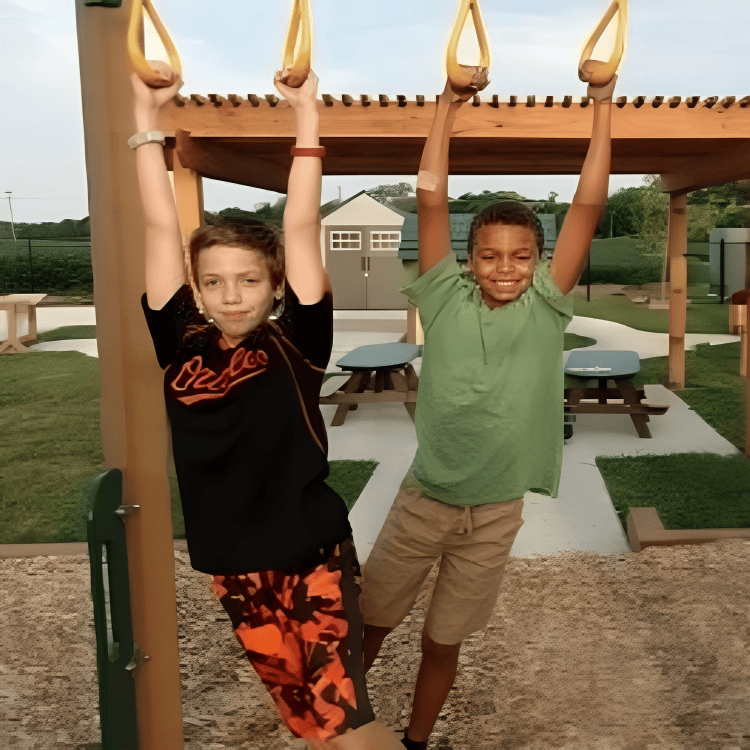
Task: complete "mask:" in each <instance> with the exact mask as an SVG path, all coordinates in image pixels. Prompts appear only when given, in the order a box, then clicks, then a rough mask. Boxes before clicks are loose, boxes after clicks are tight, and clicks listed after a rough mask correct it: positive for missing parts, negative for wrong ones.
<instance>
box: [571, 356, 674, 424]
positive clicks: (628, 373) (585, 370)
mask: <svg viewBox="0 0 750 750" xmlns="http://www.w3.org/2000/svg"><path fill="white" fill-rule="evenodd" d="M640 369H641V364H640V358H639V357H638V352H633V351H623V350H616V351H605V350H594V351H572V352H571V353H570V355H569V356H568V361H567V362H566V363H565V368H564V370H565V375H566V376H568V377H566V388H565V413H566V414H627V415H628V416H630V418H631V419H632V420H633V425H634V426H635V429H636V431H637V432H638V435H639V437H642V438H650V437H651V432H650V431H649V429H648V425H647V424H646V423H647V422H648V421H649V417H650V416H656V415H661V414H664V413H665V412H666V411H667V409H669V405H668V404H660V403H657V402H656V401H655V400H654V398H653V396H654V394H653V393H651V394H649V393H648V391H649V390H650V388H649V386H644V388H643V389H642V390H640V389H636V387H635V386H634V385H633V384H632V382H631V381H630V378H632V376H633V375H635V374H636V373H637V372H639V371H640ZM609 380H613V381H614V384H615V387H614V388H610V387H608V381H609ZM576 381H578V382H576ZM585 381H588V382H585ZM592 381H596V383H597V384H596V386H594V385H593V384H592ZM579 382H580V385H579V384H578V383H579ZM649 396H650V397H649ZM610 399H616V400H618V401H619V400H622V403H610Z"/></svg>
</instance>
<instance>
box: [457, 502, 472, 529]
mask: <svg viewBox="0 0 750 750" xmlns="http://www.w3.org/2000/svg"><path fill="white" fill-rule="evenodd" d="M472 531H474V527H473V526H472V524H471V506H470V505H465V506H464V517H463V524H462V526H461V528H460V530H459V532H458V533H459V534H466V535H467V536H471V532H472Z"/></svg>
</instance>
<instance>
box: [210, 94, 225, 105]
mask: <svg viewBox="0 0 750 750" xmlns="http://www.w3.org/2000/svg"><path fill="white" fill-rule="evenodd" d="M208 98H209V99H210V100H211V102H212V103H213V104H214V105H215V106H216V107H221V105H222V104H224V103H225V102H226V99H225V98H224V97H223V96H220V95H219V94H209V95H208Z"/></svg>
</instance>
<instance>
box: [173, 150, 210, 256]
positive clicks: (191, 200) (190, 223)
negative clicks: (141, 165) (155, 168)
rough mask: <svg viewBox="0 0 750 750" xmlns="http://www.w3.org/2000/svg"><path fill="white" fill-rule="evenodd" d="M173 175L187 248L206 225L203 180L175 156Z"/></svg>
mask: <svg viewBox="0 0 750 750" xmlns="http://www.w3.org/2000/svg"><path fill="white" fill-rule="evenodd" d="M172 174H173V176H174V196H175V202H176V203H177V216H178V218H179V220H180V234H181V235H182V246H183V247H184V248H187V245H188V242H189V240H190V235H191V234H192V233H193V232H194V231H195V230H196V229H198V228H199V227H201V226H203V224H204V215H203V180H202V178H201V176H200V175H199V174H198V173H197V172H196V171H195V170H193V169H190V168H188V167H185V166H183V165H182V163H181V162H180V159H179V155H177V158H174V156H173V159H172Z"/></svg>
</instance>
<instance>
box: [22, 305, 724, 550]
mask: <svg viewBox="0 0 750 750" xmlns="http://www.w3.org/2000/svg"><path fill="white" fill-rule="evenodd" d="M38 312H39V315H38V318H39V321H38V322H39V330H40V331H43V330H50V329H52V328H57V327H60V326H63V325H74V324H78V325H84V324H87V325H90V324H93V323H94V317H93V308H41V309H40V310H39V311H38ZM405 315H406V314H405V312H404V313H402V312H385V313H383V312H380V311H378V312H373V311H363V312H359V311H357V312H351V313H347V312H344V311H337V313H336V321H335V324H334V327H335V329H336V330H335V332H334V351H333V353H332V356H331V362H330V364H329V368H328V369H329V371H335V370H336V369H337V368H336V367H335V362H336V361H337V360H338V359H340V358H341V357H342V356H343V355H344V354H345V353H346V352H348V351H351V350H352V349H354V348H356V347H357V346H362V345H364V344H377V343H387V342H395V341H398V340H399V338H400V336H401V331H403V330H405V328H406V326H405ZM378 321H379V322H378ZM377 328H383V329H386V330H385V331H378V330H373V329H377ZM568 331H569V332H570V333H577V334H579V335H582V336H590V337H591V338H594V339H596V340H597V343H596V345H595V346H594V347H592V348H595V349H632V350H634V351H637V352H638V353H639V355H640V356H641V357H642V358H646V357H656V356H666V355H667V351H668V336H667V334H657V333H646V332H643V331H637V330H635V329H632V328H628V327H627V326H623V325H620V324H618V323H611V322H609V321H602V320H598V319H594V318H581V317H575V318H574V319H573V322H572V323H571V325H570V326H569V328H568ZM729 341H739V337H737V336H729V335H703V334H688V336H687V337H686V342H685V345H686V348H689V347H691V346H693V345H695V344H697V343H704V342H709V343H726V342H729ZM33 349H34V350H36V351H39V350H42V351H44V350H46V351H50V350H54V351H63V350H69V349H75V350H78V351H84V352H85V353H86V354H89V355H90V356H97V355H96V341H94V340H85V339H84V340H80V341H59V342H49V343H46V344H38V345H36V346H34V347H33ZM413 364H414V366H415V369H416V370H417V372H419V369H420V366H421V360H419V359H417V360H415V361H414V363H413ZM343 380H344V378H332V379H330V380H329V381H328V382H327V383H326V384H325V386H324V389H325V390H324V392H330V391H332V390H335V389H336V387H337V386H338V385H340V384H341V383H342V382H343ZM659 388H660V389H661V392H660V393H659V395H658V398H659V399H660V400H662V399H663V400H664V402H667V403H669V404H670V409H669V411H668V412H667V413H666V414H665V415H664V416H662V417H653V418H652V419H651V422H650V423H649V426H650V430H651V433H652V435H653V437H652V438H651V439H642V438H639V437H638V435H637V433H636V431H635V428H634V427H633V424H632V422H631V420H630V418H629V417H628V416H627V415H593V414H592V415H579V417H578V420H577V421H576V423H575V425H574V435H573V437H572V438H571V439H570V440H569V441H567V442H566V445H565V448H564V450H563V469H562V478H561V484H560V495H559V497H558V498H556V499H553V498H548V497H544V496H541V495H537V494H535V493H528V494H527V495H526V501H525V507H524V519H525V524H524V526H523V528H522V529H521V531H520V532H519V535H518V537H517V539H516V542H515V544H514V547H513V554H514V555H515V556H518V557H524V556H531V555H534V554H552V553H555V552H560V551H565V550H574V549H577V550H583V551H589V552H597V553H601V554H606V553H621V552H628V551H629V549H630V547H629V545H628V542H627V538H626V536H625V533H624V532H623V530H622V525H621V524H620V521H619V519H618V517H617V514H616V512H615V510H614V507H613V506H612V502H611V500H610V498H609V495H608V493H607V489H606V486H605V485H604V481H603V480H602V478H601V475H600V473H599V470H598V469H597V468H596V464H595V459H596V457H597V456H601V455H604V456H619V455H638V454H642V453H682V452H688V451H706V452H711V453H718V454H721V455H728V454H734V453H739V451H738V450H737V448H735V447H734V446H733V445H732V444H731V443H729V442H728V441H727V440H725V439H724V438H722V437H721V436H720V435H719V434H718V433H717V432H715V431H714V430H713V429H712V428H711V427H709V426H708V425H707V424H706V423H705V422H704V421H703V420H702V419H700V417H698V415H697V414H695V412H693V411H692V410H691V409H690V408H689V407H688V406H687V405H686V404H685V403H684V402H683V401H682V400H681V399H680V398H678V397H677V396H676V395H675V394H673V393H671V392H670V391H668V390H667V389H666V388H663V387H661V386H659ZM335 409H336V407H335V406H325V405H324V406H323V407H322V408H321V411H322V412H323V417H324V418H325V421H326V424H327V425H330V422H331V419H332V418H333V414H334V412H335ZM328 435H329V457H330V458H331V459H374V460H376V461H378V462H379V465H378V468H377V469H376V470H375V474H374V475H373V477H372V479H371V480H370V482H369V483H368V485H367V487H366V488H365V490H364V492H363V493H362V495H361V496H360V498H359V500H358V502H357V504H356V505H355V506H354V508H353V510H352V513H351V516H350V518H351V522H352V526H353V528H354V536H355V542H356V544H357V550H358V552H359V556H360V559H361V560H362V561H364V560H365V559H366V558H367V556H368V554H369V552H370V549H371V548H372V544H373V543H374V541H375V539H376V537H377V534H378V532H379V531H380V528H381V526H382V523H383V520H384V519H385V516H386V514H387V513H388V509H389V507H390V505H391V503H392V501H393V498H394V497H395V495H396V492H397V491H398V487H399V485H400V483H401V480H402V478H403V476H404V474H405V473H406V471H407V469H408V468H409V465H410V464H411V462H412V459H413V458H414V453H415V451H416V448H417V442H416V436H415V433H414V425H413V423H412V421H411V419H410V418H409V416H408V414H407V412H406V409H405V408H404V407H403V406H402V405H401V404H378V405H374V404H373V405H370V404H363V405H360V407H359V408H358V409H357V410H356V411H353V412H350V413H349V415H348V416H347V418H346V422H345V423H344V424H343V425H342V426H340V427H330V426H329V428H328Z"/></svg>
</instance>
